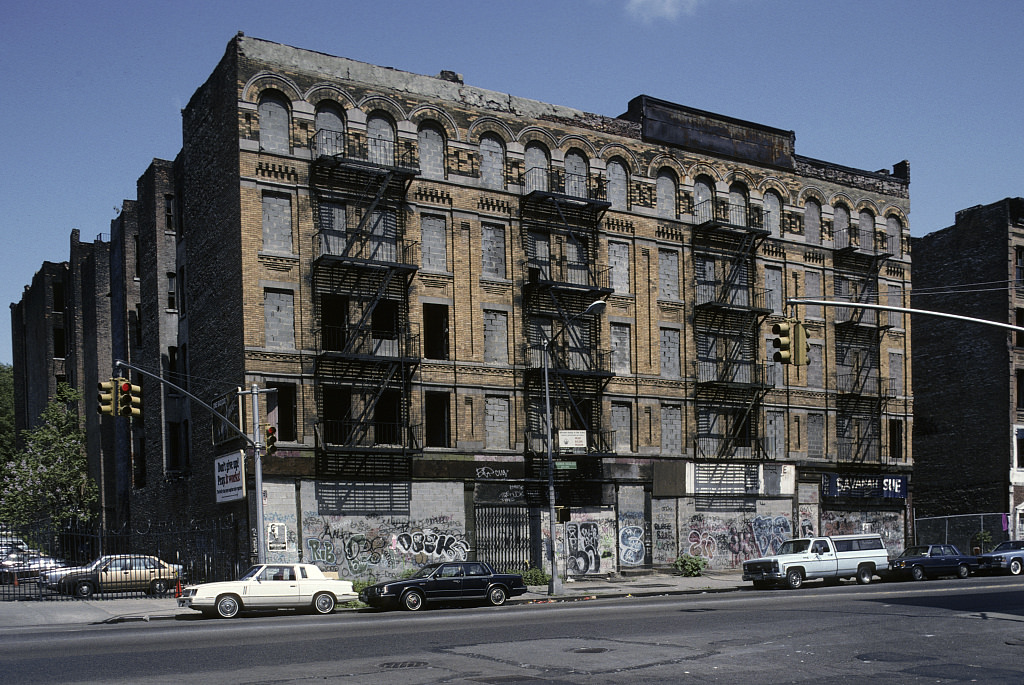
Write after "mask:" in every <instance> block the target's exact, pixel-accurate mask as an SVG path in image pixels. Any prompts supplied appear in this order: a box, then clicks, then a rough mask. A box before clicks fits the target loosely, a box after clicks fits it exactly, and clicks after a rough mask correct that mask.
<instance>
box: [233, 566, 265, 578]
mask: <svg viewBox="0 0 1024 685" xmlns="http://www.w3.org/2000/svg"><path fill="white" fill-rule="evenodd" d="M262 570H263V567H262V566H251V567H249V570H248V571H246V572H245V573H243V574H242V575H241V577H240V578H239V580H252V579H253V578H255V577H256V576H258V575H259V574H260V571H262Z"/></svg>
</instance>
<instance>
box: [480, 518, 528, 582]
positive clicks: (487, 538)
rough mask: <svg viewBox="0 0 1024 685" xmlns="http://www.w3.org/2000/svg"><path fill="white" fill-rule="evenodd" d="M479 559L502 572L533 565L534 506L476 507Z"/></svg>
mask: <svg viewBox="0 0 1024 685" xmlns="http://www.w3.org/2000/svg"><path fill="white" fill-rule="evenodd" d="M475 514H476V558H477V559H479V560H480V561H486V562H487V563H489V564H491V565H492V566H494V567H495V569H497V570H498V571H512V572H517V573H518V572H522V571H525V570H527V569H528V568H530V565H531V564H530V509H529V507H525V506H515V505H511V506H509V505H494V506H487V505H483V506H477V507H476V512H475Z"/></svg>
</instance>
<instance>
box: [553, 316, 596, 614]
mask: <svg viewBox="0 0 1024 685" xmlns="http://www.w3.org/2000/svg"><path fill="white" fill-rule="evenodd" d="M606 304H607V303H606V302H605V301H604V300H595V301H594V302H591V303H590V304H589V305H587V308H586V309H584V310H583V311H582V312H580V313H579V314H576V315H575V316H570V317H569V318H568V319H566V320H565V321H564V322H563V323H562V328H561V330H559V331H558V332H557V333H555V334H554V335H552V336H551V337H550V338H548V339H547V340H545V341H544V416H545V419H546V422H547V448H548V518H549V525H550V526H551V531H550V535H549V536H548V555H549V557H550V559H551V580H549V581H548V595H557V594H560V593H561V592H562V579H561V577H560V576H559V575H558V559H557V556H556V555H555V460H554V457H552V454H551V452H552V450H551V387H550V386H549V385H548V367H549V366H550V358H549V355H550V354H551V343H553V342H555V340H557V339H558V336H560V335H561V334H562V333H564V332H565V330H566V329H567V328H568V327H569V324H571V323H572V322H573V321H575V320H576V319H579V318H580V317H582V316H585V315H587V314H592V313H597V312H601V311H602V310H603V309H604V308H605V305H606Z"/></svg>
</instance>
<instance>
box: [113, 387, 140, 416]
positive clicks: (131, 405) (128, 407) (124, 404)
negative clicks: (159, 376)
mask: <svg viewBox="0 0 1024 685" xmlns="http://www.w3.org/2000/svg"><path fill="white" fill-rule="evenodd" d="M117 413H118V415H119V416H128V417H131V416H142V388H140V387H139V386H137V385H133V384H132V382H131V381H130V380H128V379H127V378H120V379H118V393H117Z"/></svg>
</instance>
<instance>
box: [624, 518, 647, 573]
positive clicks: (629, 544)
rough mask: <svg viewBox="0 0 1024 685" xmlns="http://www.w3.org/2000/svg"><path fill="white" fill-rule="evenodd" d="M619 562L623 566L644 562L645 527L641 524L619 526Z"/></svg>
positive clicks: (638, 564) (637, 564)
mask: <svg viewBox="0 0 1024 685" xmlns="http://www.w3.org/2000/svg"><path fill="white" fill-rule="evenodd" d="M619 562H620V563H621V564H622V565H623V566H640V565H641V564H643V563H644V529H643V528H641V527H640V526H622V527H621V528H619Z"/></svg>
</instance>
